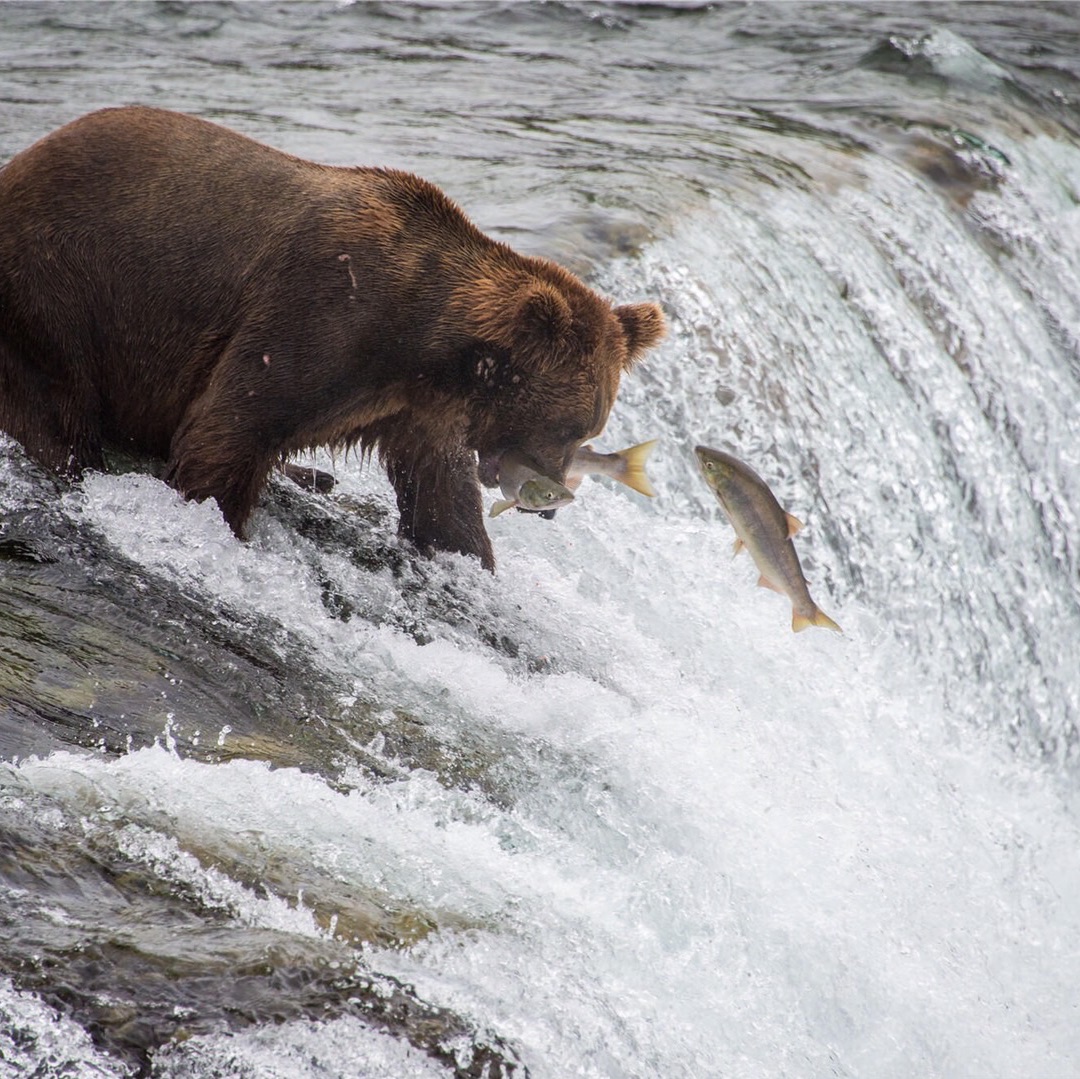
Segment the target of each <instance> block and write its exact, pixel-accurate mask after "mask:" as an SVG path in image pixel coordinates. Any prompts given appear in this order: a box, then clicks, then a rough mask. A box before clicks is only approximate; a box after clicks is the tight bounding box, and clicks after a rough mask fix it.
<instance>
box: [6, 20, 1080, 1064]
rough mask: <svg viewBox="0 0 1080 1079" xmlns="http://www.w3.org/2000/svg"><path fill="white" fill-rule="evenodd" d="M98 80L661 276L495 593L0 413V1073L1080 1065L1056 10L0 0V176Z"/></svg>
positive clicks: (1071, 435) (1071, 185)
mask: <svg viewBox="0 0 1080 1079" xmlns="http://www.w3.org/2000/svg"><path fill="white" fill-rule="evenodd" d="M123 102H142V103H146V104H153V105H160V106H165V107H170V108H175V109H180V110H186V111H190V112H193V113H197V114H199V115H202V116H205V117H207V118H209V119H213V120H217V121H219V122H221V123H225V124H227V125H229V126H232V127H234V128H236V129H237V130H240V131H243V132H246V133H248V134H251V135H253V136H255V137H257V138H260V139H262V140H264V141H266V142H269V143H272V144H273V145H276V146H278V147H281V148H283V149H286V150H289V151H292V152H295V153H299V154H303V155H305V156H309V157H312V158H316V159H318V160H322V161H326V162H332V163H337V164H382V165H392V166H395V167H399V168H405V169H409V170H411V171H415V172H418V173H420V174H422V175H424V176H425V177H427V178H428V179H430V180H433V181H434V182H436V183H438V184H440V185H441V186H442V187H443V188H445V189H446V190H447V191H448V192H449V193H450V194H451V196H452V197H454V198H455V199H456V200H457V201H458V202H459V203H461V205H462V206H464V207H465V208H466V210H467V211H468V212H469V214H470V216H472V217H473V219H474V220H475V221H476V222H477V223H478V224H479V225H480V226H481V227H482V228H483V229H485V230H486V231H488V232H489V233H491V234H493V235H495V236H497V237H499V238H501V239H504V240H506V241H507V242H509V243H511V244H512V245H514V246H516V247H518V248H520V249H522V250H524V251H528V252H530V253H539V254H544V255H548V256H550V257H554V258H556V259H558V260H561V261H562V262H564V263H566V264H567V265H569V266H571V267H572V268H573V269H575V270H576V271H577V272H579V273H581V274H582V275H584V276H585V277H586V278H587V279H588V280H589V281H590V283H592V284H593V285H594V286H596V287H597V288H600V289H601V290H603V291H605V292H606V293H608V294H609V295H611V296H612V297H614V298H615V299H617V300H618V301H620V302H622V301H630V300H639V299H653V300H656V301H658V302H660V303H661V304H662V305H663V306H664V308H665V310H666V312H667V314H668V316H669V319H670V323H671V332H670V335H669V337H668V339H667V341H666V342H665V343H664V345H663V346H662V347H661V348H660V349H659V350H658V351H657V352H656V353H655V354H653V356H652V357H651V358H650V359H649V360H648V362H647V363H646V364H644V365H643V366H642V367H640V368H639V369H638V370H636V371H635V372H634V373H632V374H631V375H630V376H628V377H627V378H626V380H625V381H624V387H623V390H622V392H621V394H620V398H619V400H618V402H617V404H616V407H615V410H614V411H613V413H612V416H611V419H610V422H609V424H608V428H607V431H606V432H605V434H604V436H603V438H602V440H601V442H600V445H601V448H604V449H607V450H612V449H618V448H621V447H623V446H626V445H630V444H632V443H635V442H639V441H643V440H645V439H649V438H657V439H659V440H660V443H659V446H658V448H657V449H656V451H655V453H654V456H653V458H652V461H651V463H650V475H651V477H652V480H653V483H654V485H655V486H656V488H657V490H658V492H659V494H658V497H657V498H655V499H654V500H647V499H645V498H643V497H641V496H639V495H636V494H634V493H631V492H628V491H627V490H626V489H625V488H623V489H616V488H615V487H614V486H612V485H611V484H610V483H609V482H608V481H603V480H599V481H587V483H586V485H585V486H584V487H583V488H582V489H581V491H580V492H579V496H578V499H577V502H576V503H575V504H574V505H573V506H570V507H567V508H566V509H564V510H562V511H560V512H559V514H558V515H557V517H556V519H555V520H554V521H553V522H550V523H548V522H544V521H541V520H537V519H534V518H530V517H525V516H521V515H516V514H503V515H502V516H500V517H498V518H497V519H494V520H491V521H489V528H490V531H491V534H492V536H493V541H494V545H495V551H496V557H497V559H498V562H499V571H498V574H497V576H495V577H492V576H490V575H488V574H486V573H484V572H483V571H482V570H481V569H480V568H479V567H478V566H477V565H475V564H473V563H471V562H469V561H467V560H464V559H461V558H457V557H451V556H444V557H440V558H437V559H435V560H433V561H429V562H427V561H417V560H415V559H414V558H412V557H411V556H410V555H409V554H408V553H407V552H405V551H403V550H402V549H401V548H400V547H399V546H398V544H397V542H396V540H395V538H394V515H393V513H392V512H390V511H391V510H392V497H391V494H390V491H389V487H388V485H387V483H386V481H385V479H384V477H383V476H382V475H381V474H380V473H379V470H378V468H377V467H376V466H375V465H372V464H371V463H369V462H365V461H363V460H361V459H357V458H354V457H346V458H337V459H331V458H330V457H329V456H326V455H320V456H319V457H317V458H316V459H314V462H313V463H315V464H317V465H318V466H319V467H321V468H324V469H327V470H331V471H333V472H334V473H335V475H336V477H337V480H338V486H337V488H336V489H335V491H334V492H333V493H332V494H331V495H330V496H328V497H327V496H316V495H314V494H307V493H303V492H300V491H299V490H294V489H292V488H291V487H290V485H288V484H286V483H285V482H284V481H280V482H275V483H274V484H273V486H272V487H271V489H270V490H269V492H268V493H267V496H266V498H265V499H264V502H263V504H262V506H261V508H260V509H259V511H258V512H257V514H256V517H255V519H254V525H253V538H252V539H251V541H250V542H249V543H247V544H241V543H238V542H237V541H236V540H235V539H234V538H233V537H232V535H231V533H230V532H229V531H228V529H227V528H226V527H225V525H224V524H223V522H222V519H221V517H220V514H219V513H218V512H217V509H216V506H214V505H213V504H203V505H196V504H185V503H183V502H182V501H180V500H179V498H178V497H177V496H176V495H175V493H174V492H173V491H172V490H171V489H170V488H168V487H167V486H165V485H164V484H162V483H161V482H160V481H159V480H158V479H156V478H154V468H153V465H152V463H138V462H136V463H132V462H122V461H117V462H116V463H115V467H114V468H112V469H111V470H110V472H109V473H108V474H107V475H92V476H89V477H87V478H86V480H85V481H84V482H83V483H82V484H81V485H79V486H77V487H73V488H65V487H62V486H58V485H57V484H56V483H55V482H54V481H52V480H51V479H50V478H49V477H47V476H45V475H43V474H42V473H41V472H40V471H39V470H37V469H36V468H35V467H34V466H33V465H31V464H30V463H29V462H28V461H27V460H26V459H25V457H24V456H23V455H22V454H21V452H20V450H19V448H18V447H17V446H16V445H15V444H14V443H13V442H11V441H10V440H5V441H3V442H0V453H2V457H0V522H2V523H0V556H2V557H0V757H2V759H3V763H2V764H0V926H2V930H0V1074H2V1075H4V1076H8V1075H10V1076H30V1075H33V1076H37V1077H60V1076H64V1077H74V1076H78V1077H84V1076H86V1077H89V1076H93V1077H104V1076H109V1077H113V1076H124V1075H135V1074H141V1075H153V1076H161V1077H203V1076H221V1077H226V1076H227V1077H249V1076H251V1077H254V1076H259V1077H266V1076H269V1077H272V1079H300V1077H315V1076H318V1077H327V1076H340V1077H353V1079H356V1077H378V1079H396V1077H403V1079H412V1077H421V1076H423V1077H427V1076H446V1075H457V1076H482V1075H487V1076H490V1077H494V1076H507V1077H509V1076H514V1077H516V1079H521V1077H522V1076H525V1075H529V1076H533V1077H535V1079H541V1077H550V1079H564V1077H568V1076H583V1077H585V1076H587V1077H597V1079H600V1077H603V1079H616V1077H618V1079H622V1077H637V1079H646V1077H663V1079H671V1077H694V1079H711V1077H725V1079H738V1077H746V1079H758V1077H761V1076H784V1077H800V1079H801V1077H806V1079H811V1077H814V1079H816V1077H821V1076H834V1077H850V1079H855V1077H866V1076H874V1077H879V1079H885V1077H896V1079H908V1077H910V1076H913V1075H920V1076H928V1077H929V1076H943V1077H958V1079H959V1077H974V1076H978V1077H992V1076H993V1077H1007V1079H1029V1077H1033V1076H1055V1077H1066V1076H1075V1075H1077V1074H1080V853H1078V852H1080V821H1078V815H1077V814H1078V799H1077V791H1078V767H1077V765H1078V755H1080V741H1078V728H1077V725H1078V722H1080V674H1078V657H1080V603H1078V600H1080V565H1078V560H1080V545H1078V528H1077V526H1078V520H1077V507H1078V506H1080V209H1078V207H1080V123H1078V115H1080V114H1078V112H1077V109H1078V103H1080V9H1078V8H1077V7H1076V6H1075V5H1070V4H1041V3H1028V4H973V3H972V4H956V5H953V4H918V3H907V4H901V5H889V4H860V5H840V4H814V3H810V4H799V5H788V4H782V5H771V4H731V5H727V4H711V5H707V6H706V5H700V6H699V5H691V4H680V5H671V6H667V5H658V4H654V5H640V6H609V5H601V4H556V3H550V4H483V5H468V6H445V5H438V4H425V5H410V4H380V5H365V4H353V5H348V4H302V5H301V4H253V5H240V4H236V5H234V4H199V5H192V6H187V5H183V4H175V3H164V4H154V5H148V4H141V3H135V4H70V5H65V4H52V3H45V4H34V5H25V4H17V3H16V4H4V5H2V6H0V160H4V159H7V158H8V157H9V156H10V155H11V154H13V153H14V152H16V151H17V150H19V149H21V148H22V147H23V146H25V145H28V144H29V143H30V142H31V141H33V140H34V139H36V138H38V137H40V136H41V135H43V134H44V133H46V132H47V131H49V130H51V129H52V128H54V127H56V126H58V125H59V124H61V123H63V122H65V121H67V120H69V119H72V118H74V117H75V116H77V115H80V114H81V113H83V112H86V111H89V110H90V109H92V108H96V107H99V106H105V105H114V104H119V103H123ZM697 443H706V444H709V445H713V446H716V447H718V448H721V449H726V450H728V451H730V452H733V453H735V454H736V455H737V456H739V457H741V458H742V459H744V460H745V461H747V462H748V463H750V464H751V465H752V466H753V467H754V468H755V469H756V470H757V471H758V472H759V473H761V474H762V475H763V476H764V477H765V478H766V479H767V480H768V482H769V483H770V484H771V485H772V487H773V489H774V490H775V492H776V493H777V496H778V497H779V499H780V501H781V502H782V503H783V504H784V505H785V507H786V508H787V509H788V510H790V511H791V512H792V513H794V514H795V515H797V516H798V517H800V518H801V519H802V520H803V521H805V523H806V528H805V530H804V531H803V532H802V533H801V534H800V535H799V537H798V539H797V545H798V549H799V553H800V555H801V558H802V562H803V566H804V569H805V571H806V574H807V577H808V579H809V581H810V585H811V591H812V593H813V594H814V596H815V598H816V599H817V601H818V603H819V604H820V606H821V607H822V608H823V609H824V610H825V611H827V612H828V613H829V614H830V615H831V616H832V617H833V618H835V619H836V621H838V622H839V623H840V624H841V625H842V626H843V628H844V634H843V635H842V636H838V635H835V634H832V633H828V632H825V631H823V630H818V629H811V630H809V631H807V632H806V633H802V634H799V635H798V636H796V635H794V634H792V632H791V629H790V609H789V605H788V603H787V602H786V601H785V600H784V599H783V598H782V597H780V596H778V595H776V594H774V593H772V592H769V591H766V590H764V589H760V588H757V587H756V585H755V580H756V573H755V572H754V571H753V570H752V568H751V565H750V563H749V561H748V560H747V559H746V556H745V555H743V556H740V557H739V558H738V559H734V560H733V559H732V558H731V554H730V552H731V541H732V532H731V529H730V526H729V525H728V524H727V522H726V521H725V520H724V519H723V518H722V516H721V513H720V510H719V507H718V506H717V505H716V503H715V502H714V501H713V500H712V496H711V494H710V492H709V491H708V490H707V489H706V487H705V486H704V484H703V482H702V481H701V479H700V477H699V476H698V475H697V474H696V471H695V465H694V461H693V454H692V450H693V447H694V445H695V444H697Z"/></svg>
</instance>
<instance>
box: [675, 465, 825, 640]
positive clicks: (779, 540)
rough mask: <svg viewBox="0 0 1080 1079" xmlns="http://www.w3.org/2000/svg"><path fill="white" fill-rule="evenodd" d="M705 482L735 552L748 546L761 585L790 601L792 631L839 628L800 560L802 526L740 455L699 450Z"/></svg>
mask: <svg viewBox="0 0 1080 1079" xmlns="http://www.w3.org/2000/svg"><path fill="white" fill-rule="evenodd" d="M694 452H695V453H696V454H697V458H698V464H699V465H700V466H701V474H702V475H703V476H704V477H705V482H706V483H707V484H708V485H709V487H711V488H712V491H713V494H715V495H716V498H717V501H718V502H719V503H720V506H721V508H722V509H723V511H724V513H725V514H727V517H728V519H729V520H730V521H731V524H732V526H733V527H734V529H735V536H736V539H735V554H738V553H739V551H741V550H742V549H743V547H745V548H746V549H747V550H748V551H749V552H750V557H751V558H753V560H754V562H755V564H756V565H757V568H758V570H759V571H760V573H761V576H760V577H759V578H758V584H759V585H762V586H763V587H765V588H771V589H773V591H775V592H779V593H781V595H785V596H787V597H788V599H790V600H791V628H792V629H793V630H794V631H795V632H796V633H798V632H800V631H801V630H804V629H806V627H807V626H825V627H827V628H828V629H834V630H836V632H837V633H840V632H842V631H841V629H840V627H839V626H838V625H837V624H836V623H835V622H834V621H833V620H832V619H831V618H830V617H829V616H828V615H827V614H825V612H824V611H822V610H821V609H820V608H819V607H818V605H817V604H816V603H815V602H814V601H813V600H812V599H811V598H810V590H809V589H808V588H807V585H806V578H805V577H804V576H803V571H802V566H801V565H800V564H799V556H798V555H797V554H796V553H795V544H794V543H792V542H791V537H792V536H794V535H795V533H796V532H798V531H799V529H801V528H802V522H801V521H799V520H798V519H797V518H795V517H792V516H791V514H790V513H785V512H784V510H783V509H782V508H781V506H780V503H779V502H777V501H776V498H775V496H774V495H773V493H772V491H770V490H769V487H768V484H766V483H765V481H764V480H763V479H762V478H761V477H760V476H759V475H758V474H757V473H756V472H755V471H754V470H753V469H752V468H750V466H749V465H746V464H744V463H743V462H742V461H740V460H739V459H738V458H737V457H732V455H731V454H730V453H724V452H723V451H722V450H713V449H709V447H708V446H698V447H697V449H696V450H695V451H694Z"/></svg>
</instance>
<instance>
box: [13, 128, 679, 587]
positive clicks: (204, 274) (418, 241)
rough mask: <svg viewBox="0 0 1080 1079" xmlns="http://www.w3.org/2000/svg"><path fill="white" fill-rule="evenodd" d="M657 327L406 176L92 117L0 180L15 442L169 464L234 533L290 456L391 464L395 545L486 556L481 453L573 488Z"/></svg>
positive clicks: (643, 309)
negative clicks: (327, 450)
mask: <svg viewBox="0 0 1080 1079" xmlns="http://www.w3.org/2000/svg"><path fill="white" fill-rule="evenodd" d="M663 330H664V323H663V316H662V315H661V313H660V310H659V308H657V307H656V306H655V305H653V304H628V305H624V306H621V307H612V306H611V305H610V304H609V303H608V302H607V301H606V300H605V299H603V298H602V297H600V296H599V295H597V294H596V293H595V292H593V291H592V290H590V289H588V288H587V287H586V286H585V285H583V284H582V283H581V282H580V281H579V280H578V279H577V278H575V277H574V276H573V275H572V274H570V273H569V272H567V271H566V270H564V269H562V268H561V267H559V266H556V265H555V264H553V263H551V262H547V261H545V260H542V259H536V258H530V257H526V256H523V255H519V254H517V253H516V252H514V251H512V250H511V249H510V248H508V247H506V246H505V245H503V244H500V243H497V242H495V241H493V240H491V239H489V238H488V237H486V236H484V235H483V234H482V233H481V232H479V231H478V230H477V229H476V228H475V227H474V226H473V225H472V223H471V222H470V221H469V220H468V219H467V218H466V217H465V215H464V214H463V213H462V212H461V211H460V210H459V209H458V207H457V206H455V205H454V204H453V203H452V202H451V201H450V200H449V199H448V198H447V197H446V196H445V195H444V194H443V193H442V192H441V191H439V189H438V188H436V187H434V186H433V185H431V184H429V183H427V182H426V181H424V180H422V179H420V178H419V177H416V176H412V175H409V174H407V173H404V172H398V171H394V170H391V169H379V168H336V167H330V166H325V165H318V164H315V163H312V162H309V161H304V160H301V159H299V158H296V157H292V156H290V155H288V154H284V153H281V152H280V151H277V150H274V149H271V148H270V147H267V146H264V145H262V144H260V143H257V142H254V141H252V140H251V139H248V138H246V137H244V136H242V135H238V134H236V133H234V132H231V131H228V130H226V129H224V128H221V127H218V126H216V125H214V124H211V123H208V122H206V121H203V120H199V119H196V118H193V117H189V116H184V115H181V114H177V113H171V112H166V111H163V110H160V109H149V108H142V107H131V108H122V109H106V110H103V111H101V112H96V113H92V114H90V115H88V116H85V117H83V118H82V119H80V120H76V121H75V122H73V123H71V124H68V125H67V126H66V127H63V128H61V129H59V130H58V131H56V132H53V133H52V134H51V135H48V136H46V137H45V138H44V139H42V140H41V141H39V142H38V143H36V144H35V145H34V146H32V147H30V148H29V149H28V150H26V151H24V152H23V153H21V154H19V155H18V156H16V157H15V158H14V159H13V160H12V161H11V162H9V163H8V165H7V166H6V167H5V168H3V169H2V170H0V428H2V429H3V430H5V431H7V432H8V433H9V434H11V435H13V436H14V437H15V438H16V439H18V440H19V441H20V442H22V444H23V445H24V447H25V448H26V450H27V451H28V452H29V453H30V454H31V455H32V456H34V457H35V458H37V459H38V460H39V461H41V462H42V463H43V464H45V465H47V466H48V467H50V468H52V469H54V470H56V471H60V472H64V473H67V474H69V475H73V476H78V475H79V474H80V473H81V471H82V470H84V469H87V468H100V467H101V466H102V463H103V461H102V449H103V447H104V446H108V445H113V446H117V447H120V448H129V449H135V450H139V451H142V452H147V453H151V454H155V455H158V456H160V457H163V458H165V459H166V460H167V462H168V471H167V475H168V478H169V480H170V482H171V483H173V484H174V485H175V486H176V487H177V488H178V489H179V490H180V491H181V492H183V494H184V495H186V496H187V497H190V498H206V497H211V496H212V497H214V498H216V499H217V501H218V502H219V503H220V505H221V508H222V511H223V513H224V515H225V518H226V520H227V521H228V522H229V524H230V525H231V527H232V528H233V530H234V531H235V532H236V533H237V534H238V535H242V534H243V531H244V527H245V524H246V522H247V520H248V518H249V516H250V515H251V512H252V510H253V508H254V506H255V503H256V501H257V499H258V495H259V492H260V490H261V489H262V487H263V485H264V484H265V482H266V479H267V476H268V474H269V472H270V470H271V469H272V467H273V466H274V464H275V463H276V462H277V461H279V460H280V459H281V458H282V456H285V455H289V454H292V453H295V452H297V451H300V450H305V449H310V448H314V447H316V446H330V447H334V448H339V449H340V448H348V447H353V446H359V447H360V448H361V449H363V450H364V451H366V452H372V451H373V450H374V451H377V452H378V453H379V455H380V457H381V459H382V461H383V463H384V465H385V467H386V470H387V474H388V475H389V477H390V480H391V482H392V483H393V485H394V488H395V490H396V493H397V498H398V505H399V508H400V511H401V523H400V531H401V532H402V534H403V535H405V536H406V537H408V538H409V539H411V540H413V541H414V542H415V543H417V544H418V545H419V546H420V547H421V548H423V549H428V550H430V549H436V548H437V549H443V550H452V551H461V552H463V553H467V554H474V555H476V556H478V557H479V558H480V559H481V560H482V561H483V563H484V564H485V565H486V566H488V567H489V568H491V567H493V565H494V558H493V555H492V551H491V544H490V541H489V540H488V537H487V534H486V532H485V530H484V525H483V513H482V507H481V503H480V489H479V486H478V483H477V458H476V455H477V454H479V455H480V456H481V460H485V459H486V460H489V461H490V460H492V459H494V458H495V457H497V455H498V454H499V453H501V452H503V451H505V450H506V449H508V448H511V447H514V448H517V449H519V450H521V451H522V452H524V453H526V454H528V455H529V456H531V457H532V458H533V459H534V460H535V461H536V463H537V466H538V468H539V469H540V470H541V471H544V472H547V473H548V474H549V475H551V476H552V477H553V478H555V479H560V480H561V479H562V477H563V475H564V474H565V470H566V467H567V465H568V464H569V461H570V459H571V457H572V456H573V453H574V451H575V450H576V449H577V447H578V446H579V445H580V444H581V443H582V442H583V441H585V440H586V439H588V438H590V437H592V436H593V435H595V434H597V433H598V431H599V429H600V428H601V427H602V426H603V423H604V421H605V420H606V418H607V414H608V411H609V410H610V408H611V405H612V403H613V402H614V399H615V394H616V392H617V389H618V383H619V377H620V375H621V373H622V372H623V371H624V370H625V369H627V368H628V367H629V366H630V365H631V364H632V363H633V362H634V361H635V360H636V359H638V358H639V357H640V356H641V355H642V354H643V353H644V352H645V351H646V350H647V349H648V348H649V347H651V346H652V345H653V344H655V343H656V341H657V340H658V339H659V338H660V337H661V336H662V334H663Z"/></svg>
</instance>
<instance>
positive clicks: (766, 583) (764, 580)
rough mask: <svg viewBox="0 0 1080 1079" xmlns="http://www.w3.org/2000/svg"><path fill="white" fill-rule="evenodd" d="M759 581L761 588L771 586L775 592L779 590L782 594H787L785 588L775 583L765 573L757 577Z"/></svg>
mask: <svg viewBox="0 0 1080 1079" xmlns="http://www.w3.org/2000/svg"><path fill="white" fill-rule="evenodd" d="M757 583H758V585H759V587H761V588H771V589H772V590H773V591H774V592H779V593H780V595H784V594H785V593H784V590H783V589H782V588H781V587H780V586H779V585H775V584H773V582H772V581H770V580H769V578H768V577H766V576H765V574H764V573H763V574H762V575H761V576H760V577H759V578H758V579H757Z"/></svg>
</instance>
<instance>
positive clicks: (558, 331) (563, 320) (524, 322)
mask: <svg viewBox="0 0 1080 1079" xmlns="http://www.w3.org/2000/svg"><path fill="white" fill-rule="evenodd" d="M514 304H515V311H514V336H515V337H516V338H517V339H518V340H525V341H529V342H533V341H542V342H544V343H545V344H558V343H560V342H563V341H566V339H567V338H568V337H569V336H570V334H571V332H572V330H573V326H574V316H573V313H572V312H571V310H570V305H569V304H568V303H567V302H566V299H565V298H564V297H563V295H562V293H561V292H559V290H558V289H556V288H553V287H552V286H551V285H549V284H547V283H546V282H544V281H532V282H530V283H529V284H528V285H526V286H525V287H524V288H522V289H521V291H520V292H519V293H518V295H517V296H515V297H514Z"/></svg>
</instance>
